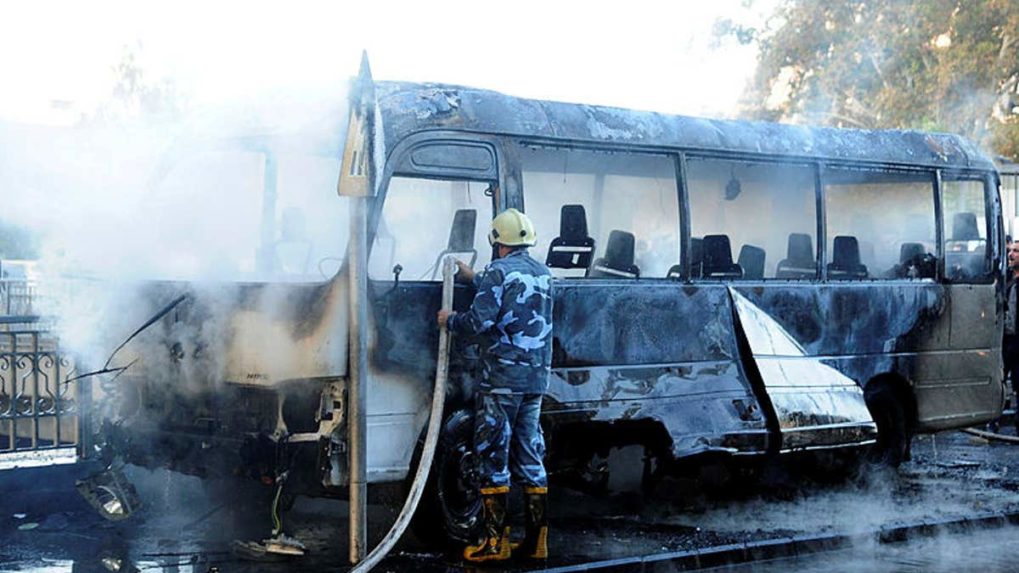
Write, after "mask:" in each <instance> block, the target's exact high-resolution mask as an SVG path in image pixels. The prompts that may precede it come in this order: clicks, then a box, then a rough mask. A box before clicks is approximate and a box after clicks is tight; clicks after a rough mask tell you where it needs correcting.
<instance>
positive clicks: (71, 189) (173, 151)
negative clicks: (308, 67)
mask: <svg viewBox="0 0 1019 573" xmlns="http://www.w3.org/2000/svg"><path fill="white" fill-rule="evenodd" d="M345 106H346V94H345V93H342V92H341V93H330V94H310V95H308V94H305V95H300V96H298V95H294V94H287V95H286V96H285V97H272V96H264V97H261V98H259V99H252V100H250V101H247V102H244V103H243V104H242V105H239V106H236V107H235V108H231V109H217V108H207V109H201V110H197V111H195V112H192V113H188V114H185V115H183V116H181V117H180V118H178V119H177V120H175V121H172V122H170V121H167V120H166V118H159V119H158V120H151V121H149V120H146V119H145V118H139V119H133V120H130V121H121V122H110V123H107V124H101V125H100V124H96V123H95V122H92V123H91V124H85V123H84V122H83V123H81V124H78V125H75V126H68V127H51V126H45V127H44V126H26V125H16V124H9V123H2V122H0V142H2V143H3V144H4V149H5V153H4V154H3V156H2V157H0V189H3V190H4V192H3V194H4V197H5V201H4V202H3V203H4V209H3V210H2V211H0V223H4V224H6V225H9V226H11V227H14V228H17V229H19V230H24V231H27V233H28V234H29V235H30V236H31V237H32V238H33V239H34V241H35V242H36V244H38V245H39V255H40V256H39V261H38V266H37V271H38V275H39V276H38V277H37V279H38V281H39V291H40V296H39V298H38V300H36V303H35V308H34V312H36V313H38V314H43V315H46V316H51V317H54V318H55V319H56V327H55V329H56V331H57V334H58V336H59V338H60V344H61V348H62V349H63V350H64V351H65V352H66V353H68V354H71V355H74V356H75V357H76V359H77V360H78V361H79V363H80V364H81V365H82V366H84V365H86V364H87V365H88V366H90V367H98V366H99V365H102V364H103V363H104V362H105V361H106V360H107V358H108V356H109V354H110V352H112V351H113V349H114V348H115V347H116V346H117V345H118V344H119V343H120V342H122V341H123V340H124V338H126V337H127V336H128V335H129V334H130V333H131V332H133V331H134V330H135V329H136V328H137V327H138V326H139V325H141V324H142V323H144V322H145V321H146V320H147V319H148V318H149V317H151V315H152V314H153V313H155V312H156V311H158V309H159V308H160V307H161V306H162V305H164V304H166V303H167V302H169V301H170V300H172V299H173V298H174V297H176V296H179V295H181V294H184V293H189V294H190V295H191V298H192V299H200V302H196V300H189V301H188V302H186V303H185V305H188V304H190V305H191V306H190V308H191V310H190V311H189V312H192V313H197V314H198V315H199V317H200V319H199V320H197V321H194V322H191V323H189V326H187V327H185V326H177V327H174V328H175V329H178V330H175V331H174V332H170V333H166V332H162V331H159V332H156V331H157V330H159V329H152V330H153V332H150V333H144V334H143V335H141V336H139V337H138V339H137V340H136V341H135V342H133V343H132V344H131V345H130V347H129V348H128V349H125V351H124V356H123V358H121V357H120V356H118V359H117V361H116V362H115V364H114V365H118V364H119V365H123V364H126V363H127V361H129V360H131V359H134V358H139V356H137V354H138V353H139V352H141V353H142V354H145V353H146V352H150V351H154V350H153V349H155V348H158V349H159V350H158V352H159V355H158V356H147V357H143V358H146V360H143V362H146V363H147V364H149V365H150V366H157V365H160V364H161V361H165V360H166V359H167V352H166V343H170V344H172V342H174V341H182V340H191V341H192V342H191V343H190V344H191V346H199V347H201V348H199V349H196V348H189V349H188V351H189V352H191V353H192V355H194V352H195V351H196V350H199V351H200V353H202V354H201V355H202V356H203V361H204V363H203V362H202V361H194V360H192V361H191V363H192V364H193V365H197V366H195V368H198V369H199V370H202V371H203V372H205V375H208V373H209V372H214V373H215V372H222V370H223V368H224V364H219V363H216V361H221V360H224V358H223V356H222V355H223V354H224V353H223V352H218V350H222V348H218V349H217V348H216V345H222V344H223V340H224V339H225V338H226V334H227V333H228V332H229V324H228V323H227V317H228V316H229V315H230V313H231V312H232V309H233V307H234V306H235V305H236V304H237V284H238V283H239V282H246V283H252V282H256V283H257V282H275V283H278V282H322V281H325V280H326V279H328V278H330V277H331V276H332V275H333V274H335V272H336V271H337V269H338V268H339V264H340V261H341V260H342V257H343V254H344V251H345V248H346V237H347V231H346V226H347V218H348V215H347V212H346V206H345V204H344V203H343V200H342V199H341V198H339V197H338V196H337V194H336V180H337V177H338V173H339V163H340V157H341V152H340V149H341V146H342V139H343V137H344V134H345V131H346V130H345V125H344V123H345V121H346V109H345ZM153 280H158V281H164V284H163V285H162V286H161V287H159V288H156V287H154V285H153V283H152V281H153ZM165 281H173V282H171V283H165ZM279 298H280V297H278V296H277V297H266V304H267V305H273V304H277V303H278V302H279ZM185 305H182V306H185ZM266 310H268V309H266ZM185 328H187V329H191V331H187V332H185V331H183V329H185ZM167 336H169V338H170V339H171V340H168V341H167V340H162V341H156V340H155V338H156V337H167ZM157 342H158V343H157ZM154 343H156V344H154ZM280 346H285V345H284V344H280ZM147 370H148V371H149V372H158V371H160V368H158V367H157V368H149V369H147ZM79 371H80V368H79ZM183 374H185V375H191V376H198V371H197V370H196V371H193V372H183ZM188 377H190V376H188Z"/></svg>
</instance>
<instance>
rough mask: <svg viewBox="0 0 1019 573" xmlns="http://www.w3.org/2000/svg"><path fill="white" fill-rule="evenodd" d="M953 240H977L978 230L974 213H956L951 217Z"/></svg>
mask: <svg viewBox="0 0 1019 573" xmlns="http://www.w3.org/2000/svg"><path fill="white" fill-rule="evenodd" d="M952 240H953V241H979V240H980V231H979V230H978V229H977V216H976V213H970V212H965V213H956V214H955V216H954V217H953V218H952Z"/></svg>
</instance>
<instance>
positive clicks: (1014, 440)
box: [962, 428, 1019, 444]
mask: <svg viewBox="0 0 1019 573" xmlns="http://www.w3.org/2000/svg"><path fill="white" fill-rule="evenodd" d="M962 431H963V432H965V433H967V434H969V435H971V436H976V437H978V438H983V439H985V440H996V441H999V442H1007V443H1009V444H1019V436H1007V435H1005V434H999V433H997V432H987V431H984V430H978V429H976V428H964V429H963V430H962Z"/></svg>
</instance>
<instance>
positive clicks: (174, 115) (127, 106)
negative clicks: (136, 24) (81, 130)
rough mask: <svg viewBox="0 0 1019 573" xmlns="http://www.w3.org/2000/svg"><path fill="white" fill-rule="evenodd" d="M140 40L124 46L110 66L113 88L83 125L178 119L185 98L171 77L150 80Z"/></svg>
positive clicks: (183, 106) (87, 116)
mask: <svg viewBox="0 0 1019 573" xmlns="http://www.w3.org/2000/svg"><path fill="white" fill-rule="evenodd" d="M140 54H141V44H138V45H137V46H135V47H131V46H125V47H124V49H123V52H122V53H121V56H120V61H119V62H117V64H116V65H114V66H112V67H111V71H112V72H113V80H114V85H113V90H112V91H111V93H110V97H109V99H108V100H106V101H104V102H102V103H101V104H99V105H98V106H97V107H96V110H95V112H94V113H92V114H89V115H86V116H85V117H83V118H82V123H83V124H85V125H108V124H117V123H124V122H128V121H133V120H140V119H142V120H153V119H157V120H158V119H169V120H174V119H178V118H179V117H180V116H181V115H182V113H183V111H184V108H185V103H186V102H185V101H184V98H183V96H182V95H181V93H180V92H179V91H178V90H177V86H176V84H174V82H173V81H172V80H170V79H167V78H162V79H160V80H157V81H152V80H150V79H149V78H148V77H147V76H146V74H145V70H144V68H143V66H142V64H141V61H140V60H141V56H140Z"/></svg>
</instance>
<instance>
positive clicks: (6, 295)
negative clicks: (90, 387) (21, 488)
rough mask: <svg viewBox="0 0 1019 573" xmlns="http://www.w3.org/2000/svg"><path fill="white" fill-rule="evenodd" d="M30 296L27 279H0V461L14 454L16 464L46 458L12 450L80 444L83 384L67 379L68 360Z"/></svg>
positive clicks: (62, 448)
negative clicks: (36, 310) (26, 455)
mask: <svg viewBox="0 0 1019 573" xmlns="http://www.w3.org/2000/svg"><path fill="white" fill-rule="evenodd" d="M35 297H36V292H35V289H34V287H33V286H32V285H31V284H29V283H28V282H27V281H9V280H8V281H2V282H0V461H3V459H4V458H11V457H12V454H14V456H13V457H14V458H17V459H18V460H20V461H18V462H17V463H16V465H19V466H23V465H39V464H40V463H45V462H42V460H44V459H46V458H45V456H44V457H39V458H38V459H36V458H32V457H19V456H17V454H30V453H32V452H40V453H41V452H46V451H51V452H55V451H64V452H70V453H71V454H75V453H80V445H81V423H80V422H81V420H80V413H81V412H80V404H81V403H82V395H81V392H82V389H83V387H84V386H83V384H82V383H81V381H70V382H68V380H69V379H71V378H72V377H73V371H74V364H73V361H72V360H71V359H70V358H69V357H67V356H66V355H64V354H63V353H61V352H60V348H59V344H58V340H57V337H56V335H54V334H53V333H52V332H51V331H50V330H49V329H48V321H45V320H43V319H41V318H40V317H39V316H37V315H35V312H34V308H33V307H34V302H35ZM65 457H66V456H65ZM0 465H2V464H0ZM0 469H2V468H0Z"/></svg>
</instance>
